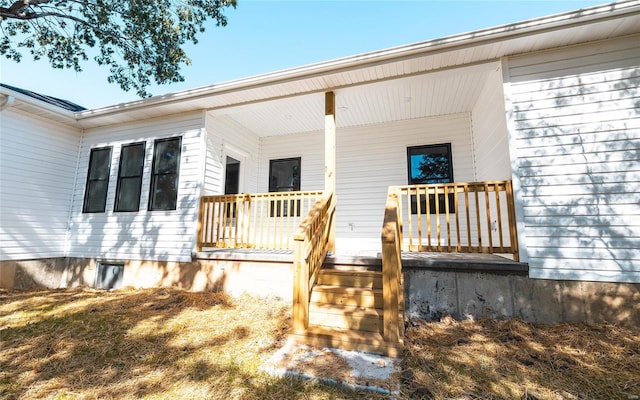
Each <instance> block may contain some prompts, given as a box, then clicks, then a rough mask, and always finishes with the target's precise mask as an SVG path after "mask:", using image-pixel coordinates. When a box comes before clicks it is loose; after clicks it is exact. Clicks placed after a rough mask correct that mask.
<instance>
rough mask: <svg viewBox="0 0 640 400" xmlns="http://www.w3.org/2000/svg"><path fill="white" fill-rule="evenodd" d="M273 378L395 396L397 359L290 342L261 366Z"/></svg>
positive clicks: (397, 376) (397, 370)
mask: <svg viewBox="0 0 640 400" xmlns="http://www.w3.org/2000/svg"><path fill="white" fill-rule="evenodd" d="M261 370H262V371H265V372H266V373H268V374H270V375H273V376H296V377H300V378H303V379H317V380H319V381H322V382H324V383H326V384H330V385H337V386H342V387H345V388H350V389H356V390H369V391H373V392H378V393H383V394H392V395H397V394H398V393H399V391H400V360H399V359H395V358H390V357H385V356H381V355H377V354H372V353H365V352H360V351H347V350H342V349H335V348H330V347H314V346H309V345H305V344H298V343H296V342H295V341H294V340H291V339H289V340H288V341H287V342H286V343H285V345H284V346H283V347H282V348H281V349H280V350H278V351H277V352H276V353H275V354H274V355H273V356H272V357H271V358H270V359H269V360H268V361H267V362H266V363H265V364H264V365H263V366H262V367H261Z"/></svg>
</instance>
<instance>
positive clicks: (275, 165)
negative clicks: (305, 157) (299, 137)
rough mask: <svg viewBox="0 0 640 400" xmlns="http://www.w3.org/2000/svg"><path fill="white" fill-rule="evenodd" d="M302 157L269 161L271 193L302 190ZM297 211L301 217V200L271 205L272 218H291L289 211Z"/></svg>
mask: <svg viewBox="0 0 640 400" xmlns="http://www.w3.org/2000/svg"><path fill="white" fill-rule="evenodd" d="M300 162H301V157H294V158H281V159H278V160H269V191H270V192H297V191H299V190H300ZM292 209H295V210H296V212H295V214H296V215H295V216H298V217H299V216H300V200H296V203H295V204H294V200H286V201H284V202H283V201H280V200H279V201H274V202H272V203H271V216H272V217H280V216H285V217H286V216H289V210H292ZM291 214H293V213H291ZM291 216H293V215H291Z"/></svg>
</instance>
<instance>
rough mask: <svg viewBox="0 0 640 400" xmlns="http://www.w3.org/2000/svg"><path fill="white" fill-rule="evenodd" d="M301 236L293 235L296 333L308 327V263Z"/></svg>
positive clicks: (294, 324)
mask: <svg viewBox="0 0 640 400" xmlns="http://www.w3.org/2000/svg"><path fill="white" fill-rule="evenodd" d="M298 233H300V232H298ZM302 233H304V231H303V232H302ZM301 236H302V235H299V234H296V235H295V238H294V248H293V270H294V276H293V332H294V333H298V334H300V333H303V332H305V331H306V330H307V328H308V327H309V265H308V264H307V261H306V257H305V256H306V251H305V244H306V241H305V240H304V236H302V237H301Z"/></svg>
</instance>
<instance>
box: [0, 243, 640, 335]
mask: <svg viewBox="0 0 640 400" xmlns="http://www.w3.org/2000/svg"><path fill="white" fill-rule="evenodd" d="M290 257H291V256H290V255H289V254H273V255H271V256H270V258H269V260H257V259H256V258H255V257H251V256H249V255H245V256H236V257H233V256H231V255H230V254H218V255H217V256H216V257H211V258H209V259H207V258H201V259H194V261H192V262H185V263H180V262H159V261H126V260H125V261H120V263H122V264H124V269H123V274H122V279H121V282H120V285H121V287H134V288H147V287H159V286H172V287H178V288H182V289H185V290H192V291H218V290H223V291H226V292H228V293H230V294H231V295H239V294H240V293H242V292H250V293H253V294H256V295H261V296H278V297H280V298H282V299H285V300H291V299H292V295H293V275H294V271H293V263H292V262H291V260H290ZM99 261H103V260H99ZM106 261H107V260H105V262H106ZM108 261H111V260H108ZM364 261H365V260H364V259H363V262H364ZM113 262H116V263H117V262H118V261H117V260H113ZM403 264H405V266H404V279H405V301H406V304H405V310H406V311H407V316H408V317H409V318H413V317H420V318H424V319H427V320H437V319H439V318H441V317H442V316H444V315H451V316H453V317H454V318H460V319H464V318H480V317H488V318H507V317H519V318H522V319H524V320H526V321H529V322H540V323H560V322H585V323H602V322H607V323H615V324H621V325H625V326H640V284H638V283H606V282H586V281H564V280H547V279H531V278H529V277H528V276H527V273H526V271H523V270H522V269H521V268H518V267H503V266H497V267H494V268H492V269H488V270H478V268H475V267H474V268H468V267H464V265H462V263H460V262H458V263H457V264H458V265H456V263H453V262H451V261H449V263H448V264H443V263H439V262H435V261H429V262H416V261H413V262H411V261H409V260H407V262H406V263H404V262H403ZM96 275H97V262H96V260H95V259H89V258H48V259H36V260H20V261H0V288H4V289H34V288H65V287H74V286H89V287H95V284H96Z"/></svg>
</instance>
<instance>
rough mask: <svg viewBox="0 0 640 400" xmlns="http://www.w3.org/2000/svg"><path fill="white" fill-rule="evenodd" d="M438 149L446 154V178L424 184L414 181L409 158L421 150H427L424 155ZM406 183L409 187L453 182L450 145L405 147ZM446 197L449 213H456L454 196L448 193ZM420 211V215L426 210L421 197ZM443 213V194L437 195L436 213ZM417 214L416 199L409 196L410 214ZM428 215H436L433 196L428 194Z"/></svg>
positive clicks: (424, 199) (424, 198)
mask: <svg viewBox="0 0 640 400" xmlns="http://www.w3.org/2000/svg"><path fill="white" fill-rule="evenodd" d="M438 149H442V150H444V152H445V153H446V158H447V164H448V168H447V170H446V175H447V176H446V177H445V178H439V179H434V180H431V181H426V182H425V181H417V180H416V179H414V177H413V174H412V170H413V165H412V162H411V157H412V156H413V155H416V153H417V154H420V153H418V152H419V151H421V150H422V151H424V150H427V152H425V154H428V150H438ZM436 180H437V182H436ZM407 182H408V184H409V185H429V184H447V183H453V182H455V181H454V178H453V153H452V151H451V143H438V144H425V145H420V146H409V147H407ZM447 197H448V199H447V200H448V202H449V212H451V213H456V210H455V203H454V194H453V193H449V194H448V196H447ZM420 210H421V213H424V212H426V210H427V201H426V197H425V196H422V195H421V196H420ZM445 211H446V201H445V197H444V194H439V195H438V212H439V213H440V214H443V213H444V212H445ZM417 213H418V204H417V199H416V196H415V195H412V196H411V214H417ZM429 213H430V214H435V213H436V202H435V195H434V194H429Z"/></svg>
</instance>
